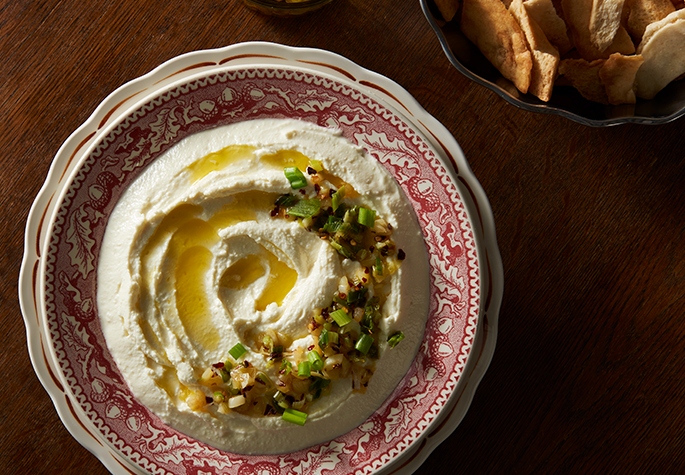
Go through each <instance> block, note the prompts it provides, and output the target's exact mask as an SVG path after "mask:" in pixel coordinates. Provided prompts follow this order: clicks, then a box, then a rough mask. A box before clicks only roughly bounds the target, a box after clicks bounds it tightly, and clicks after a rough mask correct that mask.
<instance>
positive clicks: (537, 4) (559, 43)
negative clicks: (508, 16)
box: [523, 0, 573, 56]
mask: <svg viewBox="0 0 685 475" xmlns="http://www.w3.org/2000/svg"><path fill="white" fill-rule="evenodd" d="M523 6H524V7H526V11H527V12H528V15H530V16H531V17H532V18H533V19H534V20H535V21H536V22H537V24H538V25H539V26H540V28H542V31H544V32H545V36H546V37H547V39H548V40H549V42H550V43H552V44H553V45H554V46H556V48H557V49H558V50H559V54H560V55H561V56H563V55H565V54H566V53H568V52H569V51H570V50H571V48H573V43H572V42H571V39H570V38H569V36H568V29H567V28H566V23H565V22H564V20H563V19H562V18H561V17H560V16H559V14H558V13H557V10H556V9H555V8H554V4H553V3H552V0H525V1H524V2H523Z"/></svg>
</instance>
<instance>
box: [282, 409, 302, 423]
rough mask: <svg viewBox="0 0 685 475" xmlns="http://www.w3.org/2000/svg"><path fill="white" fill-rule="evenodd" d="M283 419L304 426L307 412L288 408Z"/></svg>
mask: <svg viewBox="0 0 685 475" xmlns="http://www.w3.org/2000/svg"><path fill="white" fill-rule="evenodd" d="M283 420H284V421H287V422H292V423H293V424H297V425H300V426H303V425H304V423H305V422H306V421H307V414H305V413H304V412H301V411H298V410H295V409H290V408H288V409H286V410H285V411H283Z"/></svg>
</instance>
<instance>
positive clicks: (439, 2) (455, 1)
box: [434, 0, 669, 21]
mask: <svg viewBox="0 0 685 475" xmlns="http://www.w3.org/2000/svg"><path fill="white" fill-rule="evenodd" d="M434 1H435V5H436V6H437V7H438V10H439V11H440V15H442V18H443V20H445V21H452V18H454V15H456V14H457V10H459V0H434ZM667 1H669V0H667Z"/></svg>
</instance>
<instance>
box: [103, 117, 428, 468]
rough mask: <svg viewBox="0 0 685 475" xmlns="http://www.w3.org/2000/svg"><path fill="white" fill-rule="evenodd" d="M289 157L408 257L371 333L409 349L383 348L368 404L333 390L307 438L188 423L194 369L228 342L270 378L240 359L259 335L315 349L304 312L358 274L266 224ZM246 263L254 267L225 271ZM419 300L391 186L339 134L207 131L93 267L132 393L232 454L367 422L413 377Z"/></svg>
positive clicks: (128, 208) (160, 163) (232, 424)
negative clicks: (324, 179) (360, 208)
mask: <svg viewBox="0 0 685 475" xmlns="http://www.w3.org/2000/svg"><path fill="white" fill-rule="evenodd" d="M221 151H224V152H223V153H222V152H221ZM226 151H229V152H228V153H227V152H226ZM293 154H295V155H298V154H302V155H304V156H306V157H308V158H310V159H312V160H318V161H320V162H321V163H322V164H323V165H324V167H325V169H326V170H327V171H328V172H330V173H331V174H332V175H336V176H338V177H340V178H341V179H343V180H344V181H345V182H347V183H349V184H350V185H352V186H353V187H354V189H355V190H356V191H357V192H359V196H358V197H357V198H355V200H356V202H358V203H359V204H364V205H366V206H369V207H370V208H372V209H374V210H376V212H377V213H378V215H380V216H383V217H384V218H385V219H386V220H387V221H388V222H389V223H391V224H392V226H393V227H394V233H393V236H392V237H393V240H394V242H395V243H396V245H397V247H398V248H401V249H403V250H404V252H405V253H406V256H407V257H406V259H405V260H404V261H403V263H402V266H401V267H400V269H399V270H398V271H397V272H396V273H394V274H393V275H392V276H390V277H389V278H387V279H386V280H385V281H384V288H385V292H386V294H387V299H386V300H385V302H384V304H383V307H382V309H381V310H382V320H381V322H380V324H379V327H380V331H381V332H382V334H383V336H387V335H390V334H391V333H392V332H393V331H397V330H401V331H402V332H403V333H404V335H405V337H406V338H405V339H404V340H403V341H402V342H401V343H400V344H399V345H397V346H396V347H395V348H390V347H389V346H388V345H387V344H386V343H385V341H386V338H380V341H381V343H380V344H379V348H378V350H379V355H380V356H379V359H378V360H377V362H376V366H375V372H374V374H373V377H372V378H371V381H370V384H369V386H368V388H367V390H366V392H365V393H361V392H359V391H354V390H353V388H352V384H351V382H350V381H349V380H344V379H341V380H337V381H334V382H333V384H331V389H330V394H327V395H326V396H325V397H322V398H321V399H320V400H318V401H316V403H315V404H314V405H313V406H312V408H311V411H310V413H309V416H308V419H307V422H306V425H305V426H299V425H295V424H292V423H289V422H286V421H284V420H282V419H281V418H280V417H275V416H271V417H266V416H265V417H253V416H248V415H244V414H240V413H238V412H235V411H230V412H229V413H228V414H224V413H219V412H217V411H216V410H213V409H211V408H210V409H208V410H202V411H193V410H191V409H190V408H189V406H188V404H187V403H186V400H185V397H186V395H187V393H188V391H189V390H198V389H200V390H204V389H203V388H202V387H201V386H199V385H198V379H199V378H200V377H201V375H202V373H203V371H205V369H206V368H208V367H209V366H211V365H212V364H214V363H216V362H218V361H223V360H225V359H226V358H227V354H228V351H229V349H231V348H232V347H233V346H234V345H235V344H236V343H238V342H241V343H242V344H244V346H245V347H246V348H247V350H248V351H247V353H246V354H245V356H244V358H245V359H247V360H249V362H250V364H251V365H252V366H256V367H257V368H260V369H263V370H264V371H266V372H269V371H270V372H272V373H273V371H275V370H277V369H278V368H276V369H274V368H269V367H268V366H269V365H268V361H267V357H266V356H265V355H263V354H261V353H259V352H257V351H255V350H254V348H253V347H251V345H250V342H251V341H252V340H254V338H255V337H256V336H257V335H259V334H261V333H263V332H265V331H266V330H267V329H273V330H275V331H277V332H279V333H281V334H286V335H289V336H290V337H292V338H293V340H294V343H293V345H294V346H298V345H299V346H302V347H306V346H307V345H310V344H311V341H310V340H311V336H309V335H308V332H307V324H308V323H309V322H310V321H311V318H312V311H313V310H314V309H316V308H323V307H326V306H328V305H329V304H330V301H331V296H332V295H334V294H335V292H336V289H337V288H338V285H339V281H340V278H341V276H343V275H345V274H346V273H349V272H350V269H353V268H354V265H353V264H354V263H353V262H351V261H349V260H347V259H344V258H343V257H342V256H341V255H339V254H338V253H337V252H336V251H335V250H334V249H333V248H332V247H331V245H329V244H328V242H326V241H325V240H322V239H320V238H319V237H318V236H317V234H316V233H313V232H310V231H307V230H305V229H304V228H303V227H302V226H301V225H300V224H298V223H297V222H294V221H288V220H284V219H274V218H273V217H272V216H271V215H270V211H271V210H272V209H273V207H274V206H273V203H274V199H275V198H276V197H278V196H279V195H280V194H283V193H291V192H293V190H292V188H291V186H290V183H289V182H288V180H287V179H286V177H285V176H284V173H283V168H284V164H286V165H287V161H288V157H289V156H292V155H293ZM246 262H248V263H250V262H251V263H252V264H254V265H251V266H247V267H248V268H249V269H247V270H245V269H246V268H245V266H243V265H241V264H240V265H238V266H237V267H238V268H239V269H238V270H237V271H236V264H237V263H243V264H244V263H246ZM240 269H243V270H242V272H244V273H248V274H249V275H245V274H244V275H241V274H240V272H241V270H240ZM255 269H256V270H255ZM241 279H242V280H241ZM241 282H242V283H243V284H244V285H243V284H241ZM234 284H235V285H234ZM428 298H429V297H428V260H427V256H426V251H425V246H424V242H423V237H422V234H421V230H420V228H419V226H418V223H417V221H416V218H415V216H414V214H413V210H412V208H411V205H410V204H409V203H408V201H407V200H406V198H405V197H404V195H403V193H402V192H401V190H400V188H399V186H398V185H397V183H396V182H395V181H394V179H393V178H392V177H391V175H390V174H389V173H388V172H387V171H386V170H385V169H384V168H383V167H382V166H381V165H380V164H379V163H378V162H377V161H376V160H374V159H373V158H371V157H369V156H367V155H366V154H365V153H364V151H363V150H362V149H360V148H359V147H356V146H354V145H353V144H351V143H350V142H349V141H348V140H346V139H345V138H343V137H342V136H341V135H340V134H339V133H337V132H336V131H332V130H329V129H325V128H321V127H318V126H315V125H312V124H309V123H306V122H301V121H295V120H277V119H273V120H259V121H251V122H243V123H239V124H235V125H230V126H225V127H220V128H215V129H212V130H208V131H205V132H202V133H198V134H195V135H192V136H190V137H188V138H186V139H184V140H183V141H181V142H180V143H178V144H177V145H175V146H174V147H173V148H172V149H170V150H169V151H168V152H166V153H165V154H163V155H162V156H160V157H159V158H158V159H157V160H155V161H154V162H153V163H152V164H151V165H150V166H149V167H148V168H147V169H146V170H145V171H144V172H143V173H142V174H141V175H140V177H138V178H137V179H136V180H135V181H134V182H133V183H132V184H131V185H130V187H129V188H128V189H127V190H126V191H125V193H124V194H123V195H122V197H121V199H120V201H119V202H118V204H117V205H116V207H115V209H114V211H113V212H112V214H111V216H110V218H109V222H108V225H107V230H106V233H105V237H104V240H103V243H102V247H101V253H100V261H99V267H98V298H97V301H98V311H99V315H100V319H101V323H102V329H103V332H104V335H105V338H106V340H107V344H108V347H109V350H110V352H111V354H112V356H113V357H114V359H115V361H116V363H117V365H118V367H119V369H120V371H121V373H122V374H123V376H124V378H125V379H126V381H127V383H128V384H129V386H130V388H131V390H132V392H133V394H134V395H135V396H136V397H137V398H138V399H139V400H140V401H141V402H142V403H143V404H144V405H146V406H147V407H148V408H150V409H151V410H152V411H153V412H154V413H155V414H157V415H158V416H159V417H160V418H161V419H162V420H163V421H164V422H165V423H167V424H168V425H170V426H172V427H174V428H176V429H177V430H179V431H181V432H183V433H186V434H188V435H190V436H192V437H194V438H196V439H198V440H202V441H204V442H207V443H209V444H211V445H213V446H215V447H218V448H220V449H224V450H228V451H231V452H234V453H250V454H256V453H264V454H266V453H282V452H290V451H296V450H299V449H302V448H305V447H308V446H311V445H314V444H317V443H321V442H324V441H327V440H330V439H333V438H335V437H337V436H339V435H341V434H344V433H345V432H347V431H349V430H352V429H353V428H355V427H357V426H358V425H360V424H361V423H363V422H364V420H365V419H366V418H368V417H369V416H370V415H371V414H372V413H373V412H374V411H375V410H376V409H378V408H379V407H380V406H381V404H382V403H383V401H384V400H385V399H386V398H387V397H388V396H389V395H390V393H391V392H392V391H393V389H395V387H396V386H397V384H398V383H399V382H400V381H401V379H402V378H403V376H404V374H405V373H406V371H407V369H408V368H409V366H410V364H411V362H412V360H413V358H414V356H415V354H416V351H417V349H418V346H419V345H420V342H421V339H422V335H423V328H424V325H425V321H426V315H427V311H428ZM207 395H208V396H211V393H209V392H208V393H207Z"/></svg>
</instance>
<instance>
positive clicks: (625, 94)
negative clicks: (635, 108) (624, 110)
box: [599, 53, 644, 105]
mask: <svg viewBox="0 0 685 475" xmlns="http://www.w3.org/2000/svg"><path fill="white" fill-rule="evenodd" d="M643 61H644V60H643V58H642V56H640V55H639V54H638V55H635V54H634V55H631V56H623V55H622V54H620V53H614V54H612V55H611V56H609V59H607V60H606V61H605V62H604V64H603V65H602V67H601V68H600V70H599V78H600V79H601V80H602V83H604V88H605V89H606V93H607V99H608V101H609V104H613V105H619V104H635V101H636V98H635V75H636V74H637V71H638V69H640V66H641V65H642V62H643Z"/></svg>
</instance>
